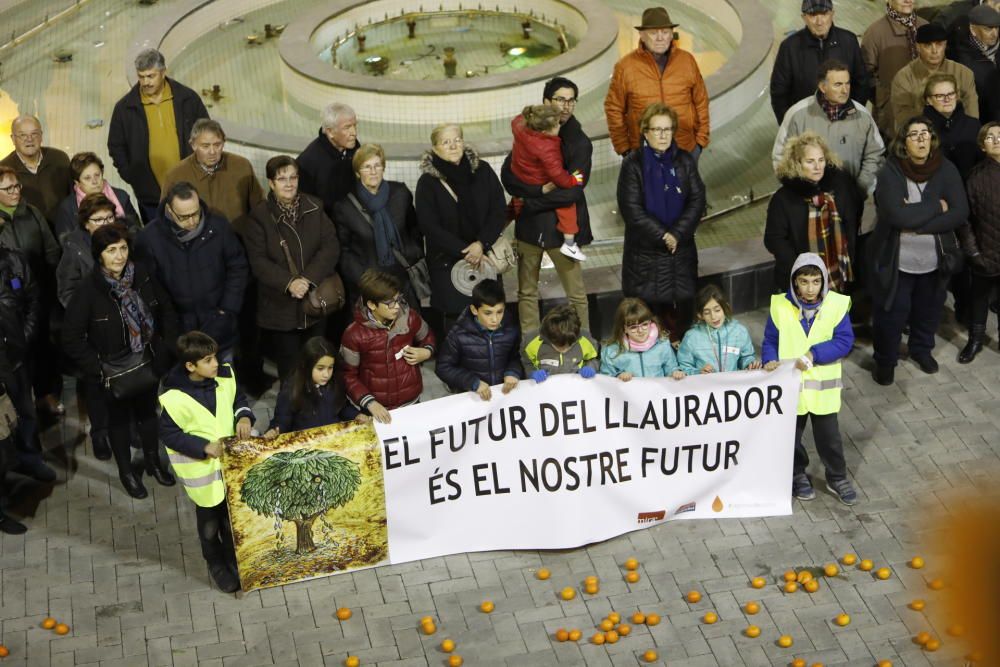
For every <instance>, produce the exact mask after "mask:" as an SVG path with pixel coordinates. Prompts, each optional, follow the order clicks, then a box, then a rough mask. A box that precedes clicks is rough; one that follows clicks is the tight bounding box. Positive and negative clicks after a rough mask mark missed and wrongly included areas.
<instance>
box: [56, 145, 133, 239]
mask: <svg viewBox="0 0 1000 667" xmlns="http://www.w3.org/2000/svg"><path fill="white" fill-rule="evenodd" d="M69 171H70V173H71V174H72V175H73V190H72V192H70V193H69V196H67V197H66V198H65V199H63V200H62V202H61V203H60V204H59V209H58V210H57V211H56V218H55V221H54V225H55V235H56V238H57V239H58V240H59V242H60V243H63V242H64V241H63V239H64V238H65V236H66V235H67V234H70V233H73V232H76V231H78V230H79V229H80V225H79V224H78V222H79V221H78V218H77V211H78V210H79V208H80V204H81V203H82V202H83V198H84V197H86V196H87V195H98V194H100V195H104V197H106V198H107V199H108V201H110V202H111V203H112V204H113V205H114V212H115V217H116V218H118V219H119V220H121V223H122V224H123V225H125V226H126V227H129V228H137V227H139V226H141V225H140V223H139V214H138V213H136V210H135V207H133V206H132V200H131V199H130V198H129V196H128V193H127V192H125V191H124V190H121V189H119V188H115V187H112V186H111V184H110V183H108V182H107V181H106V180H105V179H104V163H103V162H102V161H101V158H99V157H97V155H95V154H94V153H90V152H86V153H77V154H76V155H74V156H73V158H72V159H71V160H70V161H69Z"/></svg>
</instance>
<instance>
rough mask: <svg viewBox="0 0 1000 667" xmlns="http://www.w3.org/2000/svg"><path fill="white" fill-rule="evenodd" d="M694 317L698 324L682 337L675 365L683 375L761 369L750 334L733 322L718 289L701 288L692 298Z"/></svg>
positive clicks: (728, 307)
mask: <svg viewBox="0 0 1000 667" xmlns="http://www.w3.org/2000/svg"><path fill="white" fill-rule="evenodd" d="M695 317H696V318H697V320H698V322H697V324H695V325H694V326H693V327H691V328H690V329H688V331H687V333H686V334H684V340H682V341H681V346H680V348H679V349H678V350H677V363H678V365H680V367H681V370H682V371H684V373H685V374H686V375H699V374H701V373H728V372H729V371H743V370H756V369H758V368H760V359H758V358H757V354H756V353H755V352H754V348H753V341H752V340H751V339H750V332H749V331H747V328H746V327H745V326H743V325H742V324H740V323H739V322H737V321H736V320H734V319H733V307H732V306H731V305H729V300H728V299H727V298H726V295H725V294H724V293H723V292H722V290H721V289H719V288H718V287H716V286H715V285H706V286H705V287H703V288H701V291H699V292H698V296H697V297H696V298H695Z"/></svg>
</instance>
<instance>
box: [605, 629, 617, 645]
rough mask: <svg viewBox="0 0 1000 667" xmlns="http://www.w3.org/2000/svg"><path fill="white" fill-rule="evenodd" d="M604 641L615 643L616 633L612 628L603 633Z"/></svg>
mask: <svg viewBox="0 0 1000 667" xmlns="http://www.w3.org/2000/svg"><path fill="white" fill-rule="evenodd" d="M604 641H606V642H607V643H609V644H617V643H618V633H617V632H615V631H614V630H608V631H607V632H605V633H604Z"/></svg>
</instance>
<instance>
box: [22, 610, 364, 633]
mask: <svg viewBox="0 0 1000 667" xmlns="http://www.w3.org/2000/svg"><path fill="white" fill-rule="evenodd" d="M353 615H354V612H352V611H351V610H350V609H348V608H347V607H341V608H340V609H338V610H337V619H338V620H341V621H346V620H347V619H349V618H350V617H351V616H353ZM50 620H52V619H49V618H47V619H45V621H46V622H47V621H50ZM42 627H43V628H44V627H45V623H42ZM49 627H51V626H49Z"/></svg>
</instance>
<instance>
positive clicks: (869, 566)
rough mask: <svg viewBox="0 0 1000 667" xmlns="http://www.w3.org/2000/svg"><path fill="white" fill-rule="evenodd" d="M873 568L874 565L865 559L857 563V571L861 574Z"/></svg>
mask: <svg viewBox="0 0 1000 667" xmlns="http://www.w3.org/2000/svg"><path fill="white" fill-rule="evenodd" d="M873 567H875V563H873V562H872V561H871V559H870V558H866V559H864V560H863V561H861V562H860V563H858V569H859V570H861V571H862V572H871V570H872V568H873Z"/></svg>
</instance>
